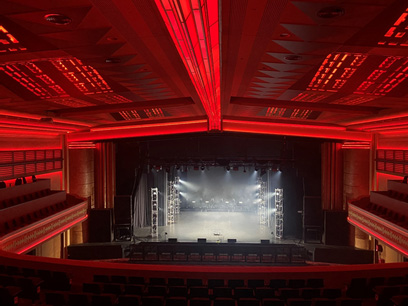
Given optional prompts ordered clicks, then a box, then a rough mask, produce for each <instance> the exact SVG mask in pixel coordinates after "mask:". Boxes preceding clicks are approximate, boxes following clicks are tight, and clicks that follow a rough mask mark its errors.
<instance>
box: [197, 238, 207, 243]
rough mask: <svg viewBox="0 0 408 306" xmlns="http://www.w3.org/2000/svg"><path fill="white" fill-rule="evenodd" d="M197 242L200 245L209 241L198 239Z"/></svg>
mask: <svg viewBox="0 0 408 306" xmlns="http://www.w3.org/2000/svg"><path fill="white" fill-rule="evenodd" d="M197 242H198V243H206V242H207V239H205V238H198V239H197Z"/></svg>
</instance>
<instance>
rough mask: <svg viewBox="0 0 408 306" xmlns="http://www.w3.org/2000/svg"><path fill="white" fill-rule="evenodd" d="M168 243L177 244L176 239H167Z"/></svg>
mask: <svg viewBox="0 0 408 306" xmlns="http://www.w3.org/2000/svg"><path fill="white" fill-rule="evenodd" d="M168 242H170V243H176V242H177V238H169V240H168Z"/></svg>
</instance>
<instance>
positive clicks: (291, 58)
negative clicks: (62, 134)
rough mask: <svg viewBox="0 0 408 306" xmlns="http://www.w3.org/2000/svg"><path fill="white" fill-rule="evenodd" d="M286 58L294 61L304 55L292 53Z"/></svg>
mask: <svg viewBox="0 0 408 306" xmlns="http://www.w3.org/2000/svg"><path fill="white" fill-rule="evenodd" d="M284 59H285V60H287V61H291V62H294V61H300V60H301V59H302V57H301V56H300V55H295V54H291V55H286V56H285V57H284Z"/></svg>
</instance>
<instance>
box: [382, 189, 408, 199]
mask: <svg viewBox="0 0 408 306" xmlns="http://www.w3.org/2000/svg"><path fill="white" fill-rule="evenodd" d="M387 195H388V196H389V197H391V198H394V199H397V200H400V201H404V202H408V194H405V193H402V192H398V191H396V190H388V191H387Z"/></svg>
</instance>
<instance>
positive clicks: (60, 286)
mask: <svg viewBox="0 0 408 306" xmlns="http://www.w3.org/2000/svg"><path fill="white" fill-rule="evenodd" d="M0 275H1V276H2V277H3V278H5V279H6V280H7V284H6V285H11V284H16V283H17V282H18V280H19V279H21V278H27V279H37V280H40V281H41V288H42V289H51V290H65V291H69V290H70V289H71V283H72V279H71V277H70V276H69V275H68V274H67V273H65V272H60V271H50V270H43V269H38V270H37V269H30V268H19V267H15V266H6V265H0ZM0 284H1V283H0Z"/></svg>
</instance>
